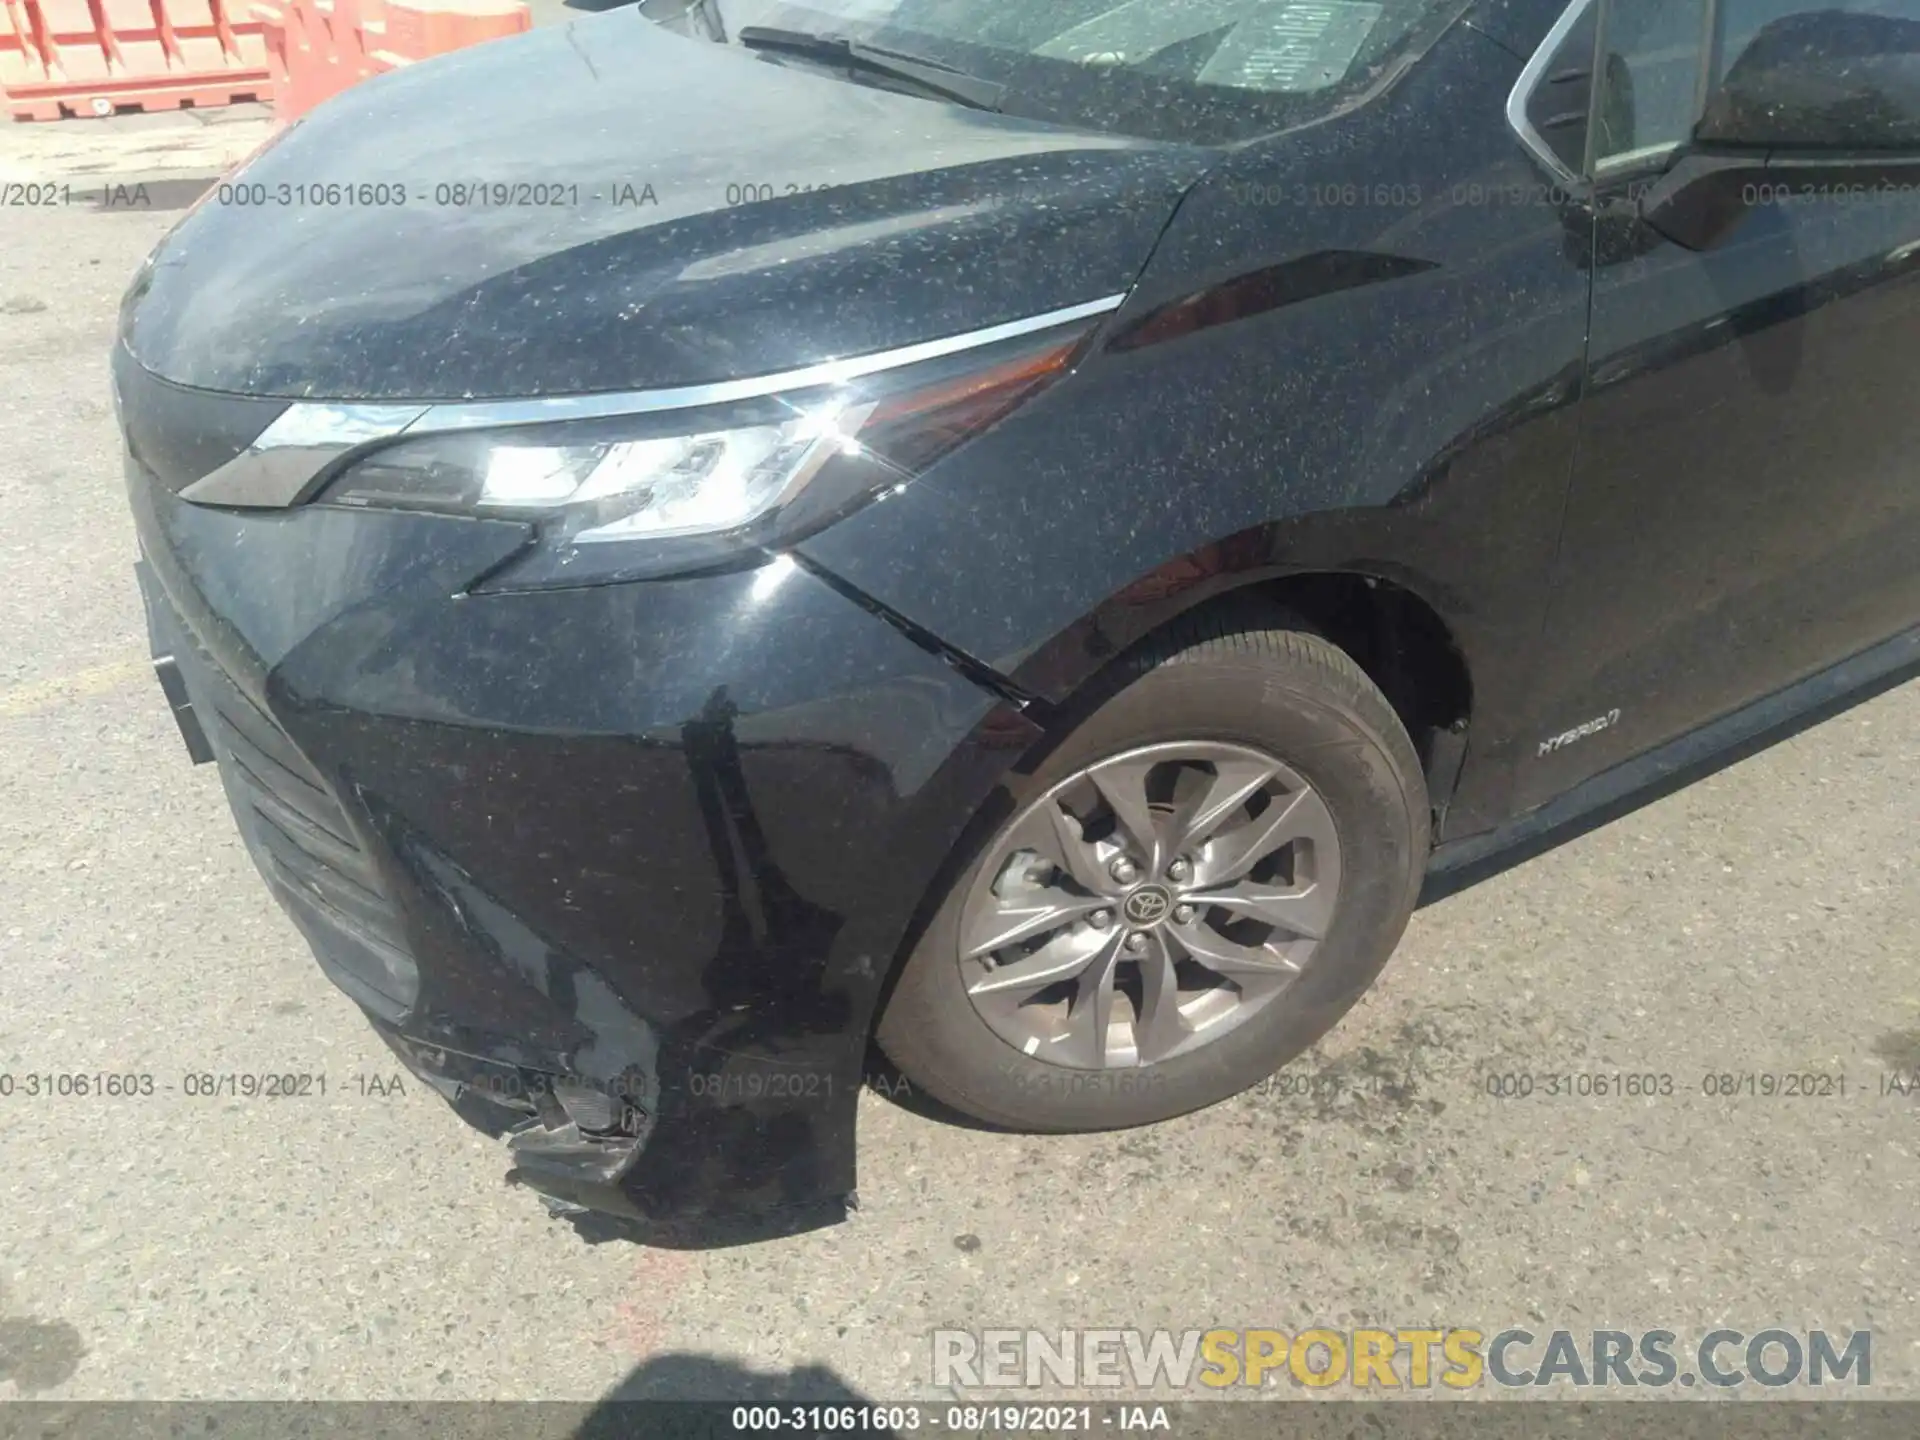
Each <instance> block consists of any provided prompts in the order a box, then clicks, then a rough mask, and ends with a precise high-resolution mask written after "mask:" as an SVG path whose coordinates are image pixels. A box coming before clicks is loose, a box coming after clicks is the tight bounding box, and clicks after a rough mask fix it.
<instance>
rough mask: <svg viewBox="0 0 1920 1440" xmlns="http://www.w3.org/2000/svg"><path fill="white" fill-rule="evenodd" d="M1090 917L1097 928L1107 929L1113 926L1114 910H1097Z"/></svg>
mask: <svg viewBox="0 0 1920 1440" xmlns="http://www.w3.org/2000/svg"><path fill="white" fill-rule="evenodd" d="M1088 918H1089V920H1090V921H1091V922H1092V925H1093V928H1094V929H1096V930H1107V929H1111V928H1112V926H1113V911H1111V910H1096V911H1094V912H1093V914H1092V915H1091V916H1089V917H1088Z"/></svg>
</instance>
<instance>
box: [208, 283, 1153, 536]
mask: <svg viewBox="0 0 1920 1440" xmlns="http://www.w3.org/2000/svg"><path fill="white" fill-rule="evenodd" d="M1126 298H1127V297H1126V295H1125V294H1124V293H1122V294H1119V295H1108V296H1106V297H1105V298H1104V299H1100V300H1089V301H1087V302H1086V303H1085V304H1083V305H1069V306H1067V307H1066V308H1064V309H1060V310H1049V311H1047V312H1045V313H1044V314H1041V315H1031V316H1028V317H1027V318H1026V319H1024V320H1010V321H1007V322H1006V323H1005V324H1001V325H989V326H987V327H986V328H985V329H981V330H968V331H964V332H962V333H961V334H958V335H947V336H943V337H942V338H940V339H938V340H925V341H922V342H920V343H919V344H917V345H904V346H901V347H899V348H897V349H893V350H880V351H875V352H873V353H871V354H867V355H854V356H849V357H847V358H845V359H840V360H826V361H821V362H820V363H818V364H814V365H804V366H801V367H800V368H799V369H796V370H782V371H779V372H778V373H776V374H772V375H756V376H750V377H748V378H746V379H743V380H722V381H717V382H715V383H713V384H708V385H685V386H679V387H676V388H672V389H660V390H627V391H616V392H609V393H604V394H593V395H551V396H545V397H541V398H538V399H526V400H467V401H448V402H421V401H407V402H395V403H393V404H383V403H373V404H363V403H359V402H354V403H343V402H340V401H324V400H313V401H299V402H296V403H295V404H293V405H290V406H288V407H287V408H286V409H285V410H284V411H282V412H281V413H280V415H279V417H278V418H276V419H275V420H274V422H273V423H272V424H271V425H269V426H268V427H267V428H266V429H265V430H264V431H262V432H261V434H260V435H259V437H258V438H257V439H255V440H254V442H253V443H252V444H251V445H249V446H248V447H247V450H246V452H245V453H244V454H241V455H237V456H235V457H234V458H233V459H231V460H229V461H228V462H227V463H226V464H224V465H222V466H221V467H220V468H219V469H217V470H215V471H213V472H212V473H211V474H209V475H206V476H204V477H203V478H201V479H199V480H196V481H194V482H193V484H191V485H189V486H187V487H186V489H184V490H182V491H181V492H180V498H181V499H182V500H188V501H191V502H193V503H194V504H197V505H224V506H231V507H234V508H239V509H283V508H285V507H286V506H289V505H292V504H294V503H296V502H297V501H298V500H299V499H300V498H301V497H302V495H304V494H305V492H306V491H307V489H308V488H309V487H310V486H311V485H312V483H313V481H314V479H315V478H316V477H317V476H318V475H319V474H320V473H321V471H323V470H325V469H326V468H327V466H328V465H330V464H332V463H333V462H334V461H335V460H337V459H338V458H339V457H340V456H341V455H343V454H345V453H346V452H347V451H349V450H351V449H354V448H355V447H356V446H360V445H365V444H367V443H369V442H370V441H374V440H386V439H391V438H393V437H394V436H397V435H403V434H404V435H407V436H415V435H435V434H443V433H446V432H449V431H459V430H480V429H495V428H500V427H505V426H514V425H540V424H546V423H550V422H554V421H562V420H604V419H609V418H612V417H617V416H621V415H651V414H658V413H660V412H662V411H668V410H693V409H698V408H700V407H702V406H706V405H725V404H730V403H732V402H734V401H739V400H757V399H761V398H764V397H765V396H768V395H778V394H782V393H784V392H787V391H792V390H811V389H816V388H818V387H820V386H823V385H840V384H845V383H846V382H847V381H849V380H857V379H860V378H861V377H863V376H867V375H876V374H879V373H880V372H882V371H885V370H895V369H899V368H902V367H904V366H908V365H917V364H920V363H921V362H922V361H927V360H938V359H941V358H942V357H944V356H948V355H957V354H960V353H961V352H963V351H967V350H975V349H978V348H980V347H981V346H984V345H995V344H998V343H999V342H1001V341H1003V340H1014V339H1018V338H1019V337H1020V336H1022V335H1031V334H1035V333H1037V332H1039V331H1042V330H1050V329H1052V328H1053V327H1055V326H1057V325H1070V324H1072V323H1073V322H1075V321H1076V320H1091V319H1094V318H1095V317H1097V316H1101V315H1107V314H1110V313H1112V312H1113V311H1115V310H1118V309H1119V308H1120V306H1121V305H1122V304H1123V303H1124V302H1125V300H1126Z"/></svg>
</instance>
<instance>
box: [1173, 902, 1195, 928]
mask: <svg viewBox="0 0 1920 1440" xmlns="http://www.w3.org/2000/svg"><path fill="white" fill-rule="evenodd" d="M1173 923H1174V924H1176V925H1191V924H1192V923H1193V906H1191V905H1176V906H1174V907H1173Z"/></svg>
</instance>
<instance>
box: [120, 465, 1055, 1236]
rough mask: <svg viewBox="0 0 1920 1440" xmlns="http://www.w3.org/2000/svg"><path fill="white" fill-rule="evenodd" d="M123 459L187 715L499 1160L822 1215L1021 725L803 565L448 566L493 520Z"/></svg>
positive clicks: (250, 829) (773, 1221) (734, 1230)
mask: <svg viewBox="0 0 1920 1440" xmlns="http://www.w3.org/2000/svg"><path fill="white" fill-rule="evenodd" d="M129 480H130V489H131V490H132V493H133V500H134V506H133V508H134V513H135V517H136V521H137V524H138V528H139V533H140V541H141V548H142V552H143V556H144V563H143V564H142V566H141V577H140V578H141V586H142V590H143V593H144V594H145V596H146V599H147V603H148V613H149V626H150V629H151V631H152V639H153V650H154V654H155V656H156V659H157V661H158V662H159V666H160V669H161V673H162V676H163V679H164V680H165V682H166V683H167V686H168V698H169V702H170V705H171V708H172V709H173V711H174V715H175V718H176V720H177V721H178V722H179V723H180V725H181V727H182V733H183V735H184V736H186V737H187V739H188V747H189V750H190V752H191V753H192V754H193V756H194V758H195V759H201V758H206V757H211V758H212V759H213V760H214V761H216V762H217V764H218V766H219V770H220V774H221V777H222V781H223V784H224V785H225V788H226V790H227V794H228V799H229V801H230V803H231V805H232V809H233V812H234V815H235V817H236V820H237V821H238V823H239V826H240V829H241V832H242V834H243V836H244V837H245V839H246V842H247V845H248V848H249V850H250V852H251V853H252V855H253V858H254V860H255V861H256V863H257V864H258V866H259V868H260V871H261V873H262V875H263V876H264V877H265V878H266V880H267V882H268V884H269V886H270V887H271V889H272V891H273V893H274V895H275V897H276V898H277V899H278V900H279V902H280V903H281V905H282V907H283V908H284V909H285V910H286V911H287V913H288V915H289V916H290V917H291V918H292V920H293V921H294V923H295V924H296V925H297V926H298V927H299V929H300V930H301V932H302V933H303V935H304V936H305V938H306V939H307V941H308V943H309V945H310V947H311V948H312V950H313V953H314V955H315V957H316V958H317V959H318V961H319V963H320V964H321V966H322V968H323V969H324V970H325V972H326V973H327V975H328V976H329V978H331V979H332V980H333V981H334V983H335V984H336V985H338V986H339V987H340V988H341V989H343V990H345V991H346V992H347V993H348V994H349V995H351V996H352V997H353V998H354V999H355V1000H356V1001H357V1002H358V1003H359V1004H360V1006H361V1008H362V1009H363V1010H364V1011H365V1012H366V1014H367V1015H368V1017H369V1018H370V1019H371V1020H372V1021H373V1023H374V1025H375V1027H376V1029H377V1030H378V1031H379V1033H380V1034H381V1035H382V1036H383V1038H384V1039H385V1040H386V1041H387V1042H388V1043H389V1044H390V1045H391V1046H392V1047H393V1049H394V1050H395V1052H396V1053H397V1054H398V1055H399V1056H400V1057H401V1058H402V1060H403V1061H404V1062H405V1064H406V1066H407V1068H408V1069H409V1070H410V1071H412V1073H413V1074H415V1075H416V1076H418V1077H420V1078H421V1079H423V1080H425V1081H426V1082H427V1083H428V1084H430V1085H431V1086H432V1087H433V1088H434V1089H436V1090H437V1091H439V1092H440V1093H441V1094H442V1095H443V1096H444V1097H445V1098H446V1099H447V1100H448V1101H449V1103H451V1104H452V1105H453V1107H454V1108H455V1109H456V1111H458V1112H459V1113H460V1114H461V1115H462V1116H463V1117H464V1118H466V1119H467V1120H468V1121H469V1122H471V1123H473V1124H474V1125H476V1126H478V1127H479V1128H481V1129H482V1130H484V1131H486V1132H487V1133H489V1134H492V1135H495V1136H497V1137H499V1138H500V1139H502V1140H503V1141H504V1144H505V1147H506V1150H507V1156H508V1159H509V1161H510V1164H511V1170H510V1172H509V1178H510V1179H511V1180H512V1181H513V1182H514V1183H516V1184H519V1185H524V1186H526V1187H528V1188H530V1189H532V1190H534V1191H536V1192H537V1193H538V1194H540V1195H541V1196H543V1197H544V1198H545V1199H546V1200H547V1202H548V1204H549V1205H550V1206H551V1207H552V1208H554V1209H555V1210H556V1211H558V1212H560V1213H564V1214H569V1215H574V1216H575V1217H576V1218H581V1219H585V1218H589V1217H614V1219H615V1220H617V1222H618V1225H619V1226H621V1227H625V1228H623V1229H619V1230H617V1231H615V1232H613V1233H626V1234H632V1235H633V1236H635V1238H641V1239H646V1240H650V1241H653V1242H655V1243H664V1244H679V1245H688V1246H698V1245H707V1244H725V1243H735V1242H737V1241H740V1240H747V1239H755V1238H763V1237H765V1236H769V1235H777V1234H786V1233H791V1232H793V1231H797V1230H803V1229H808V1228H812V1227H814V1226H816V1225H819V1224H824V1223H831V1222H832V1221H834V1220H837V1219H839V1218H842V1217H843V1216H844V1215H845V1214H846V1212H847V1210H848V1208H849V1207H850V1206H851V1204H852V1202H853V1195H854V1186H855V1167H854V1118H855V1108H856V1105H857V1101H858V1095H859V1091H860V1089H861V1082H862V1076H863V1069H864V1066H865V1060H866V1054H867V1044H868V1036H869V1034H870V1028H871V1022H872V1018H873V1015H874V1012H875V1009H876V1006H877V1004H878V1001H879V999H880V995H881V992H882V988H883V986H884V983H885V981H886V978H887V975H888V972H889V969H890V967H891V964H892V962H893V960H894V957H895V956H896V955H897V954H898V952H899V948H900V946H901V944H902V941H903V937H904V936H905V935H906V934H907V932H908V930H909V927H910V924H911V922H912V920H913V918H914V914H915V911H916V908H917V906H918V905H919V904H920V902H921V899H922V897H923V896H924V895H925V894H927V892H928V890H929V887H930V886H931V885H932V884H933V880H934V877H935V875H936V874H937V873H938V871H939V867H940V866H941V865H942V864H943V863H944V862H945V860H946V858H947V856H948V854H949V852H950V851H951V850H952V849H953V847H954V846H955V844H956V843H957V841H958V839H959V836H960V834H961V832H962V830H963V827H964V826H965V824H966V823H967V821H968V820H969V819H970V818H971V816H972V815H973V814H974V813H975V811H976V810H977V809H978V807H979V806H980V805H981V804H982V803H983V802H984V801H985V800H986V799H987V798H988V796H989V795H990V794H991V792H992V790H993V787H994V786H995V785H996V784H997V783H998V780H999V777H1000V775H1001V774H1002V773H1003V772H1004V770H1005V769H1006V768H1007V767H1008V766H1009V765H1010V764H1011V763H1012V761H1013V760H1014V759H1015V758H1017V756H1018V754H1019V753H1020V752H1021V751H1022V750H1024V749H1025V748H1026V746H1027V745H1028V744H1030V743H1031V740H1032V738H1033V733H1034V732H1033V729H1032V727H1031V725H1029V724H1028V723H1027V722H1026V721H1025V720H1024V719H1023V718H1022V717H1020V716H1019V715H1018V713H1017V712H1013V711H1010V710H1008V709H1007V708H1006V707H1005V706H1004V705H1003V704H1002V703H1001V702H1000V701H999V700H998V699H997V698H996V697H994V696H992V695H991V694H989V693H987V692H986V691H984V690H982V689H980V688H979V687H977V686H975V685H974V684H973V683H971V682H970V681H969V680H967V679H966V678H964V677H963V676H961V675H960V674H959V673H958V672H956V671H955V670H954V669H953V668H951V667H950V666H949V665H947V664H946V663H945V662H944V661H943V660H942V659H940V658H939V657H937V656H935V655H933V654H930V653H929V652H928V651H926V650H924V649H922V648H921V647H920V646H919V645H917V644H915V643H913V642H912V641H911V640H909V639H908V638H907V637H905V636H904V635H902V634H900V633H899V632H898V631H897V630H895V629H894V628H893V627H892V626H891V625H889V624H888V623H887V622H886V621H884V620H882V619H880V618H877V617H876V616H874V615H873V614H871V613H870V612H869V611H867V610H866V609H864V608H862V607H861V606H859V605H857V604H855V603H854V602H852V601H851V600H849V599H847V598H846V597H845V596H843V595H842V594H841V593H839V592H838V591H837V590H836V589H835V588H834V587H832V586H830V585H827V584H826V583H824V582H822V581H820V580H818V579H816V578H814V577H813V576H811V575H809V574H808V573H806V572H805V571H804V570H800V571H796V572H795V573H793V574H790V575H789V576H788V577H787V578H786V580H785V581H784V582H783V584H782V586H781V587H780V590H779V592H778V595H777V596H776V597H773V598H771V599H770V598H769V596H768V595H767V594H766V593H765V591H764V588H762V589H760V590H756V588H755V580H756V575H755V573H754V572H752V571H745V572H738V573H735V574H729V575H708V576H704V577H699V578H693V579H688V580H685V581H665V582H646V583H641V584H635V585H620V586H606V587H599V588H588V589H581V590H575V591H561V592H545V593H538V594H529V595H497V596H496V595H474V594H469V593H467V591H468V587H469V586H470V584H471V582H472V580H473V578H474V577H476V576H478V575H481V574H484V573H486V572H487V571H488V570H489V569H490V568H491V567H493V566H495V565H497V564H498V563H499V561H500V560H501V559H502V558H503V557H504V556H505V555H506V554H509V553H511V552H512V550H513V548H514V547H515V546H516V545H518V544H519V543H522V540H523V536H522V535H521V534H520V533H519V532H518V531H517V529H516V527H513V526H506V525H499V524H493V523H473V522H465V521H450V520H447V519H445V518H444V517H435V516H424V515H417V514H403V513H396V514H384V515H374V514H366V513H356V512H345V511H337V510H328V509H324V508H320V507H308V508H305V509H302V510H296V511H294V512H291V513H280V514H274V515H261V514H258V513H253V514H249V513H244V512H233V511H222V510H217V509H212V508H208V507H203V506H195V505H190V504H187V503H184V502H182V501H179V500H177V499H176V498H174V497H173V496H172V495H171V494H170V493H165V492H164V490H163V489H162V488H161V487H157V486H155V485H153V484H151V483H148V482H147V480H145V479H144V478H143V477H142V475H141V474H140V470H139V467H138V465H134V466H133V467H132V469H131V473H130V476H129ZM616 661H617V663H614V662H616Z"/></svg>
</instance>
